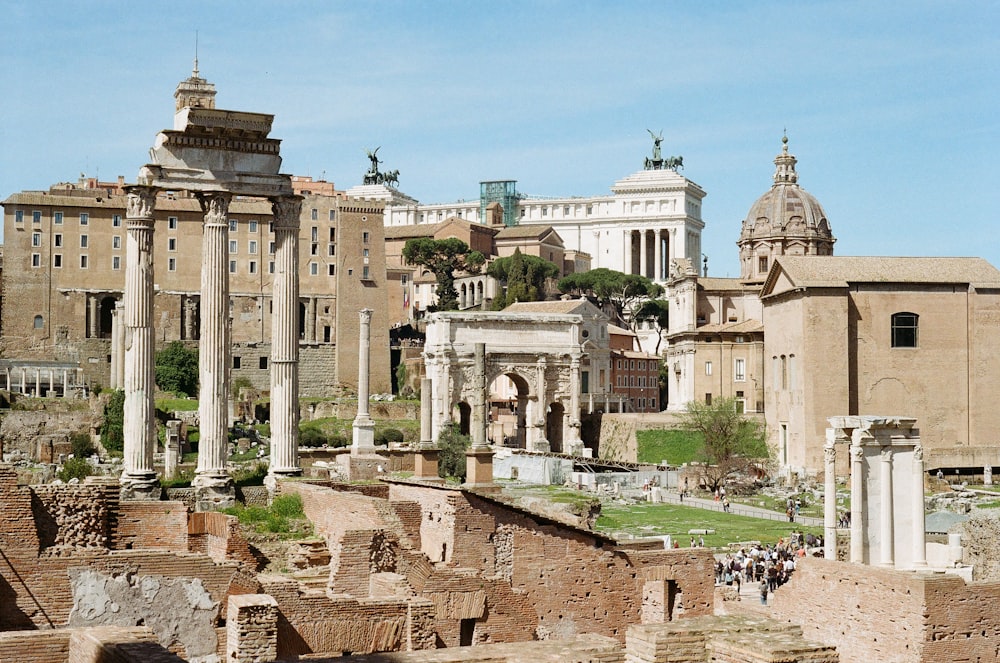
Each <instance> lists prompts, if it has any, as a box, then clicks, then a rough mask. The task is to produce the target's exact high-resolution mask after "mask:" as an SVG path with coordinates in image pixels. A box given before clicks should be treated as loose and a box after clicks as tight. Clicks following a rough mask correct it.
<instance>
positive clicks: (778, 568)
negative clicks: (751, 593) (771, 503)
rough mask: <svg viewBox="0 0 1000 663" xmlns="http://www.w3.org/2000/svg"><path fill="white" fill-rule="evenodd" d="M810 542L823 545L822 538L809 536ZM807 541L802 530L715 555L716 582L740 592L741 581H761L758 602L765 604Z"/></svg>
mask: <svg viewBox="0 0 1000 663" xmlns="http://www.w3.org/2000/svg"><path fill="white" fill-rule="evenodd" d="M809 538H810V539H813V543H817V544H819V545H822V540H820V539H818V538H816V537H813V536H812V535H810V536H809ZM805 544H806V541H805V540H804V538H803V536H802V533H801V532H792V534H791V536H789V538H788V539H787V540H785V539H779V540H778V543H777V544H775V545H767V546H764V545H760V544H756V543H755V544H752V545H751V546H750V548H749V550H748V549H746V548H740V550H739V551H738V552H736V553H735V554H734V553H729V554H727V555H726V556H725V557H724V558H721V559H717V560H716V564H715V582H716V584H717V585H727V586H733V587H735V588H736V592H737V594H739V591H740V588H741V587H742V585H743V584H744V583H752V582H756V583H759V585H760V602H761V604H762V605H767V597H768V594H769V593H771V592H774V591H775V590H776V589H777V588H778V587H780V586H781V585H783V584H785V583H786V582H788V580H789V578H791V576H792V573H793V572H794V571H795V562H796V560H797V559H798V558H799V557H804V556H805V555H806V545H805Z"/></svg>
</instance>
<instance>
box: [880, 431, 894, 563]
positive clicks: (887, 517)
mask: <svg viewBox="0 0 1000 663" xmlns="http://www.w3.org/2000/svg"><path fill="white" fill-rule="evenodd" d="M881 457H882V461H881V463H880V464H881V470H880V472H879V479H880V480H881V496H880V497H881V500H880V501H881V504H880V507H881V508H880V511H881V513H880V514H879V518H881V523H880V525H881V528H880V530H879V538H881V539H882V545H881V546H880V548H881V551H882V555H881V557H882V559H881V560H880V561H881V562H882V565H883V566H894V565H895V550H894V549H893V518H892V445H888V444H887V445H885V446H883V447H882V450H881Z"/></svg>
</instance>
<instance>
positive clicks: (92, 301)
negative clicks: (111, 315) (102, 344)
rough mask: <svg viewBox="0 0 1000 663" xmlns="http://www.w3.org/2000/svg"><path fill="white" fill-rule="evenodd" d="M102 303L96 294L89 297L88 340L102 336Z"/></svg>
mask: <svg viewBox="0 0 1000 663" xmlns="http://www.w3.org/2000/svg"><path fill="white" fill-rule="evenodd" d="M100 305H101V301H100V299H99V298H98V296H97V295H96V294H93V295H87V308H88V309H89V310H90V320H89V322H90V324H89V325H88V329H87V337H88V338H97V337H98V336H100V335H101V306H100Z"/></svg>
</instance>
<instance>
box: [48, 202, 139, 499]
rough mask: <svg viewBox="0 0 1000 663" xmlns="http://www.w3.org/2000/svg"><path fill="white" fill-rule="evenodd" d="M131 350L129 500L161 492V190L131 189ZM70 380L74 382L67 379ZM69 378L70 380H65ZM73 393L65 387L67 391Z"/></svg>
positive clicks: (127, 376)
mask: <svg viewBox="0 0 1000 663" xmlns="http://www.w3.org/2000/svg"><path fill="white" fill-rule="evenodd" d="M126 192H127V200H126V205H127V209H126V219H125V223H126V229H127V233H126V236H125V296H124V298H125V304H124V313H125V315H124V322H125V325H124V326H125V329H126V331H127V339H128V343H127V344H126V347H125V362H124V364H125V365H124V376H123V380H122V382H123V386H124V389H125V407H124V413H123V416H124V420H123V423H122V426H123V429H124V431H123V432H124V437H125V454H124V456H125V457H124V466H125V467H124V471H123V472H122V478H121V483H122V493H123V496H124V497H133V498H134V497H152V496H153V494H154V493H155V492H156V472H155V471H154V470H153V451H154V449H155V446H154V445H155V444H156V429H155V411H156V410H155V408H154V405H153V390H154V376H153V364H154V353H155V351H156V339H155V336H154V334H153V208H154V207H155V205H156V189H155V188H153V187H147V186H130V187H127V188H126ZM67 377H68V376H67ZM65 379H66V378H64V380H65ZM66 389H68V383H67V382H64V384H63V390H64V391H65V390H66Z"/></svg>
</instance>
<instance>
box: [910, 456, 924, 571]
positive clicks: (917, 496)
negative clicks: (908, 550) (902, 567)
mask: <svg viewBox="0 0 1000 663" xmlns="http://www.w3.org/2000/svg"><path fill="white" fill-rule="evenodd" d="M926 527H927V524H926V522H925V520H924V448H923V447H922V446H921V445H919V444H918V445H916V446H915V447H913V566H914V567H917V568H922V567H925V566H927V535H926V533H925V530H926Z"/></svg>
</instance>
